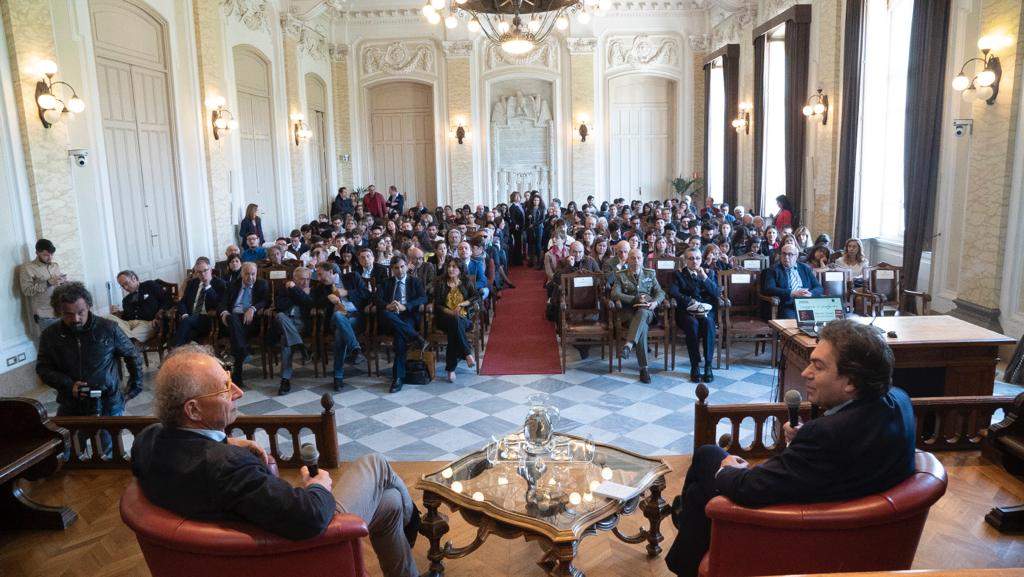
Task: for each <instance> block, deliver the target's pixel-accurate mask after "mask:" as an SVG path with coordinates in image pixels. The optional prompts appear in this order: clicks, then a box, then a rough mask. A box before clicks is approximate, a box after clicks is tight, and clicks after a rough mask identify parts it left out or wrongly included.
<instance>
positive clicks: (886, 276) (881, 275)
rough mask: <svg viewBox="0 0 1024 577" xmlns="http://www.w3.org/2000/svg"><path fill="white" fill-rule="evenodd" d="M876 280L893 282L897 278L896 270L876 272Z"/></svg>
mask: <svg viewBox="0 0 1024 577" xmlns="http://www.w3.org/2000/svg"><path fill="white" fill-rule="evenodd" d="M875 278H876V279H878V280H892V279H894V278H896V271H894V270H876V271H875Z"/></svg>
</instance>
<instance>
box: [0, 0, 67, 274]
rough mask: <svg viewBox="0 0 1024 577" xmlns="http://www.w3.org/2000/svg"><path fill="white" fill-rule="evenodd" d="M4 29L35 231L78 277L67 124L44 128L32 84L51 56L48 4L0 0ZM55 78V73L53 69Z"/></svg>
mask: <svg viewBox="0 0 1024 577" xmlns="http://www.w3.org/2000/svg"><path fill="white" fill-rule="evenodd" d="M0 11H2V13H3V20H4V28H5V29H6V31H7V41H8V50H9V53H10V58H11V73H12V75H13V77H14V78H16V79H18V80H19V83H18V86H16V87H15V101H16V104H17V107H18V114H19V116H20V117H21V122H20V123H19V124H20V126H19V128H20V131H21V141H22V146H23V147H24V154H25V164H26V167H25V168H26V173H27V174H28V182H29V188H30V194H31V198H32V213H33V221H34V225H35V229H36V235H37V236H39V237H40V238H48V239H50V240H51V241H53V243H54V244H55V245H56V246H57V251H58V252H57V257H56V260H57V262H59V263H60V264H61V268H62V269H63V270H64V272H65V273H67V275H68V277H69V278H72V279H81V278H83V273H84V271H83V269H82V238H81V231H80V230H79V224H78V223H79V220H78V206H77V203H76V200H75V193H74V189H73V184H72V175H71V164H70V162H69V161H68V153H67V150H68V148H69V141H68V132H67V125H66V124H65V123H64V122H58V123H56V124H54V125H52V126H51V127H50V128H44V127H43V124H42V122H40V120H39V114H38V107H37V105H36V97H35V87H36V82H38V81H39V78H40V76H39V75H38V74H37V73H36V70H35V67H36V64H37V63H38V62H39V61H41V60H53V61H56V60H57V56H56V46H55V44H54V41H53V25H52V16H51V14H50V4H49V3H48V2H41V1H39V0H5V1H4V2H0ZM58 78H59V74H58Z"/></svg>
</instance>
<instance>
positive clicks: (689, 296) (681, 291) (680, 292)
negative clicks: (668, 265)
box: [668, 268, 719, 322]
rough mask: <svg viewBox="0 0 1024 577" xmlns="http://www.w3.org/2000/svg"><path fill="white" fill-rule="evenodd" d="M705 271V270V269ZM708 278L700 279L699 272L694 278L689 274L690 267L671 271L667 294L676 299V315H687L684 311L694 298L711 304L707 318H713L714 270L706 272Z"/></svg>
mask: <svg viewBox="0 0 1024 577" xmlns="http://www.w3.org/2000/svg"><path fill="white" fill-rule="evenodd" d="M705 272H707V271H705ZM707 275H708V278H706V279H704V280H703V281H702V280H700V273H698V274H697V278H696V279H694V278H693V277H691V276H690V269H687V268H684V269H683V270H677V271H676V272H674V273H672V282H671V283H669V285H668V296H670V297H672V298H674V299H676V316H677V317H683V316H685V315H688V314H690V313H688V312H687V311H686V309H687V307H689V306H690V303H692V302H693V301H694V300H697V301H700V302H702V303H707V304H709V305H711V308H712V309H713V310H712V312H711V313H709V314H708V318H710V319H712V322H713V321H714V319H715V315H716V314H717V311H718V296H719V290H718V282H717V281H716V280H715V273H714V271H711V272H708V273H707Z"/></svg>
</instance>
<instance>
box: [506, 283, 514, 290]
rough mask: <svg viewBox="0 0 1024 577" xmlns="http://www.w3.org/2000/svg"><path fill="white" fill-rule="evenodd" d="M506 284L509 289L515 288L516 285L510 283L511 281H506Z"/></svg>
mask: <svg viewBox="0 0 1024 577" xmlns="http://www.w3.org/2000/svg"><path fill="white" fill-rule="evenodd" d="M506 286H507V287H508V288H510V289H514V288H516V285H514V284H512V283H508V284H507V285H506Z"/></svg>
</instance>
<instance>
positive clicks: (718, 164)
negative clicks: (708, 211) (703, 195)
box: [706, 58, 725, 202]
mask: <svg viewBox="0 0 1024 577" xmlns="http://www.w3.org/2000/svg"><path fill="white" fill-rule="evenodd" d="M708 90H709V92H708V116H707V118H708V123H707V130H708V173H707V175H706V181H707V192H708V196H710V197H712V198H714V199H715V202H722V196H723V192H724V187H725V124H724V123H723V122H722V118H724V117H725V69H724V68H723V67H722V59H721V58H718V59H716V60H715V61H714V62H712V63H711V83H710V86H709V87H708Z"/></svg>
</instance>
